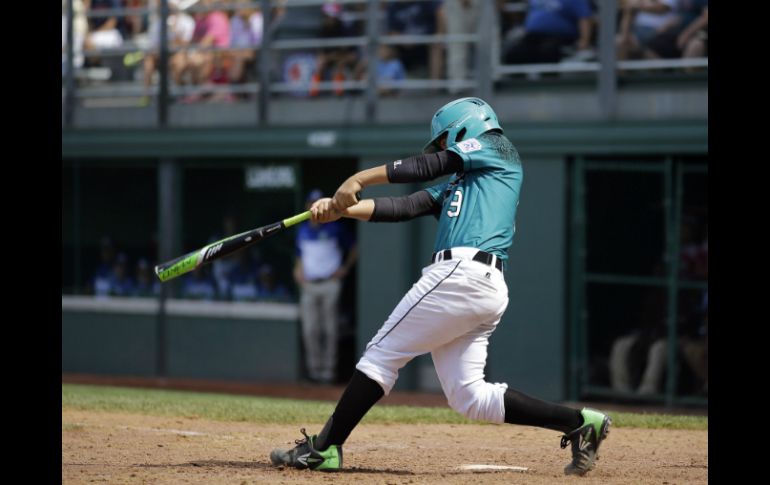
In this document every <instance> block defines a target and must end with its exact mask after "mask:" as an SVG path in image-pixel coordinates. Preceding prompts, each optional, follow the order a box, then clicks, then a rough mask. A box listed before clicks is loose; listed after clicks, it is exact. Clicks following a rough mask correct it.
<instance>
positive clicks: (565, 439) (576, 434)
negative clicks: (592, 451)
mask: <svg viewBox="0 0 770 485" xmlns="http://www.w3.org/2000/svg"><path fill="white" fill-rule="evenodd" d="M589 426H590V425H589ZM583 429H585V426H581V427H580V428H577V429H575V430H572V431H570V432H569V433H567V434H565V435H564V436H562V437H561V443H560V445H559V446H561V449H564V448H566V447H567V445H569V443H570V442H571V441H572V440H574V439H580V438H582V437H583Z"/></svg>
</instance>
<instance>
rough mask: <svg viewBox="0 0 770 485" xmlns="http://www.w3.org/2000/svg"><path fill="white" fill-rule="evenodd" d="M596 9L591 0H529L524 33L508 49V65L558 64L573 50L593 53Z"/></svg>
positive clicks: (506, 60) (585, 53) (506, 58)
mask: <svg viewBox="0 0 770 485" xmlns="http://www.w3.org/2000/svg"><path fill="white" fill-rule="evenodd" d="M592 29H593V12H592V10H591V5H590V3H589V2H588V0H529V10H528V11H527V17H526V20H525V22H524V35H523V37H521V38H520V39H519V40H518V41H515V43H514V44H513V45H512V46H509V47H507V48H506V52H505V62H506V63H508V64H532V63H554V62H559V61H560V60H562V58H563V57H564V55H565V54H567V53H568V52H569V50H570V49H573V48H574V49H576V50H577V52H578V54H577V56H578V57H583V58H587V57H589V56H590V55H591V52H592V47H591V33H592Z"/></svg>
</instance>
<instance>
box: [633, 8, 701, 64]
mask: <svg viewBox="0 0 770 485" xmlns="http://www.w3.org/2000/svg"><path fill="white" fill-rule="evenodd" d="M707 48H708V0H681V9H680V12H679V17H678V19H677V21H676V22H672V23H671V24H669V25H668V26H667V28H665V30H663V31H662V32H660V33H658V34H657V35H656V36H655V37H653V38H652V40H650V42H649V43H648V44H647V49H646V50H645V53H644V56H645V57H646V58H648V59H660V58H663V59H675V58H679V57H685V58H687V57H705V56H706V53H707Z"/></svg>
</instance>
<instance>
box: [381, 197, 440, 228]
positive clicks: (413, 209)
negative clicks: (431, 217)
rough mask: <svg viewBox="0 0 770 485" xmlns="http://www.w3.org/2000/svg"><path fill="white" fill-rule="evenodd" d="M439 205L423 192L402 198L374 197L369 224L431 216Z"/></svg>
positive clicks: (437, 209) (438, 208)
mask: <svg viewBox="0 0 770 485" xmlns="http://www.w3.org/2000/svg"><path fill="white" fill-rule="evenodd" d="M439 210H441V205H440V204H439V203H438V202H436V201H434V200H433V197H431V196H430V194H429V193H428V192H427V191H425V190H420V191H418V192H415V193H413V194H411V195H407V196H404V197H376V198H375V199H374V212H372V217H371V218H370V219H369V221H370V222H399V221H408V220H409V219H414V218H415V217H418V216H423V215H426V214H433V213H434V212H438V211H439Z"/></svg>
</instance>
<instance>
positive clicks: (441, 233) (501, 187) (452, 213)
mask: <svg viewBox="0 0 770 485" xmlns="http://www.w3.org/2000/svg"><path fill="white" fill-rule="evenodd" d="M448 150H451V151H453V152H455V153H457V154H458V155H460V157H462V159H463V170H462V171H461V172H457V173H455V174H454V175H452V176H451V177H450V179H449V181H448V182H445V183H441V184H438V185H434V186H433V187H429V188H427V189H425V190H427V191H428V193H429V194H430V195H431V197H432V198H433V200H434V201H436V202H438V203H440V204H441V212H440V214H439V216H438V220H439V228H438V233H437V235H436V244H435V245H434V251H441V250H444V249H449V248H453V247H458V246H465V247H473V248H477V249H481V250H482V251H486V252H488V253H492V254H494V255H495V256H497V257H498V258H500V259H501V260H503V261H505V260H507V259H508V253H507V251H508V248H509V247H511V244H512V243H513V234H514V232H515V230H516V223H515V220H516V208H517V207H518V205H519V193H520V192H521V183H522V180H523V178H524V171H523V169H522V166H521V159H520V158H519V154H518V152H517V151H516V148H515V147H514V146H513V144H512V143H511V142H510V141H509V140H508V138H506V137H505V136H503V135H502V134H499V133H495V132H487V133H484V134H482V135H481V136H479V137H477V138H471V139H469V140H463V141H461V142H459V143H457V144H456V145H454V146H451V147H449V148H448Z"/></svg>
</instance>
